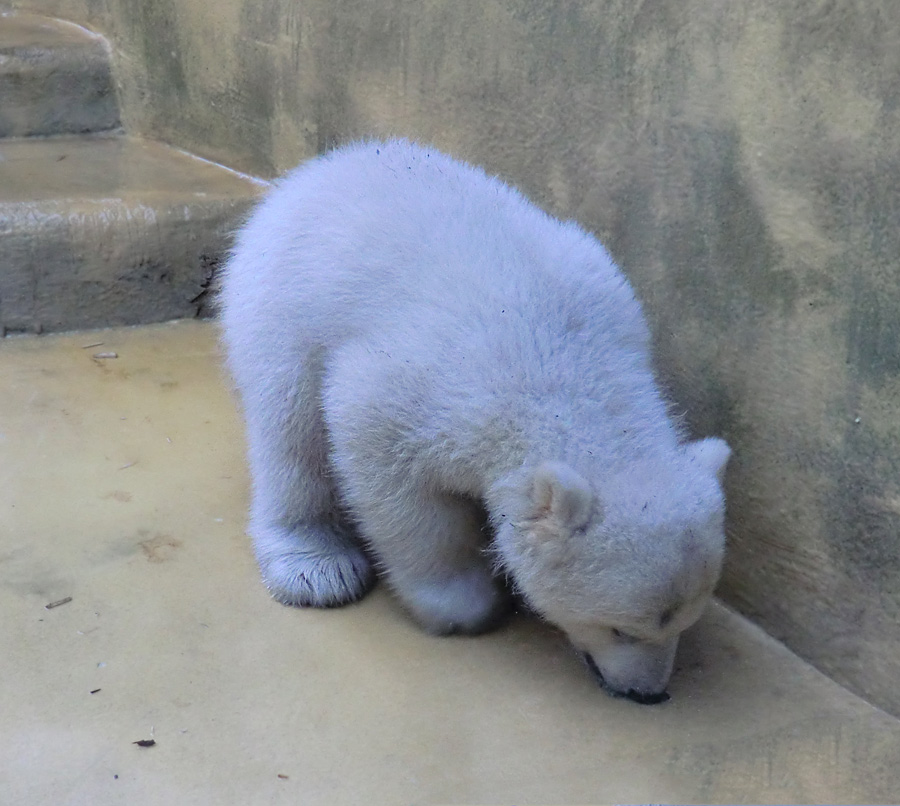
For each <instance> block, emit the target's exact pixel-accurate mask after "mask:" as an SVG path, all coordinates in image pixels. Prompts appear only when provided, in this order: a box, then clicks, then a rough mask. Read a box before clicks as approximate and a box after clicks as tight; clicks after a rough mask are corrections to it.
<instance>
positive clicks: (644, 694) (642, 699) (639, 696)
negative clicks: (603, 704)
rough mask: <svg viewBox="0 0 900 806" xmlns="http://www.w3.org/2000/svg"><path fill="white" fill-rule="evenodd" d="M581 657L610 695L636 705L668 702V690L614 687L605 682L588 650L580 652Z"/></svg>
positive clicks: (601, 686)
mask: <svg viewBox="0 0 900 806" xmlns="http://www.w3.org/2000/svg"><path fill="white" fill-rule="evenodd" d="M581 657H582V658H584V662H585V663H586V664H587V667H588V669H590V670H591V674H593V675H594V679H595V680H596V681H597V682H598V683H599V684H600V688H602V689H603V690H604V691H605V692H606V693H607V694H609V695H610V696H611V697H621V698H624V699H627V700H631V701H632V702H636V703H638V705H659V704H660V703H663V702H668V701H669V700H670V699H671V697H670V696H669V692H667V691H665V690H663V691H639V690H638V689H634V688H630V689H628V690H627V691H620V690H619V689H615V688H613V687H612V686H610V685H609V683H607V682H606V678H605V677H604V676H603V672H601V671H600V667H599V666H598V665H597V662H596V661H595V660H594V659H593V657H591V653H590V652H582V653H581Z"/></svg>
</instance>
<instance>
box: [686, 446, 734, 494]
mask: <svg viewBox="0 0 900 806" xmlns="http://www.w3.org/2000/svg"><path fill="white" fill-rule="evenodd" d="M684 449H685V453H687V455H688V456H689V457H690V459H691V461H692V462H697V463H699V464H700V465H701V466H702V467H704V468H706V469H707V470H709V471H710V472H712V473H715V474H716V478H717V479H718V480H719V484H721V483H722V482H723V481H724V480H725V465H726V464H728V457H729V456H731V448H729V447H728V445H727V444H726V443H725V440H722V439H716V438H715V437H711V438H709V439H698V440H697V441H696V442H690V443H688V444H687V445H685V446H684Z"/></svg>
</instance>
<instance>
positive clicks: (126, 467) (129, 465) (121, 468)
mask: <svg viewBox="0 0 900 806" xmlns="http://www.w3.org/2000/svg"><path fill="white" fill-rule="evenodd" d="M136 464H137V462H129V463H128V464H127V465H122V467H120V468H119V470H128V468H129V467H134V466H135V465H136Z"/></svg>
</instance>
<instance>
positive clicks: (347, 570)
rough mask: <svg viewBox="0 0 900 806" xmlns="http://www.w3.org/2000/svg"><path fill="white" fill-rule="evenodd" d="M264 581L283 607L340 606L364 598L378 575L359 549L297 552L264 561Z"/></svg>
mask: <svg viewBox="0 0 900 806" xmlns="http://www.w3.org/2000/svg"><path fill="white" fill-rule="evenodd" d="M260 569H261V570H262V576H263V581H264V582H265V583H266V587H267V588H268V589H269V592H270V593H271V594H272V596H273V598H275V599H277V600H278V601H279V602H281V603H282V604H286V605H295V606H298V607H339V606H340V605H343V604H348V603H349V602H354V601H356V600H357V599H359V598H361V597H362V596H363V595H364V594H365V593H366V592H367V591H368V590H369V588H371V587H372V584H373V582H374V577H375V575H374V572H373V571H372V565H371V563H370V562H369V560H368V559H367V558H366V556H365V555H364V554H363V553H362V552H361V551H360V550H359V549H358V548H355V547H348V548H344V549H342V550H340V551H334V552H329V553H319V552H315V553H313V552H309V551H304V550H302V549H294V550H291V551H287V552H284V553H282V554H275V555H269V556H267V557H265V558H261V559H260Z"/></svg>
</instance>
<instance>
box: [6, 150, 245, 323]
mask: <svg viewBox="0 0 900 806" xmlns="http://www.w3.org/2000/svg"><path fill="white" fill-rule="evenodd" d="M259 191H260V185H259V184H258V183H256V182H254V181H252V180H250V179H248V178H245V177H242V176H239V175H237V174H235V173H233V172H231V171H228V170H226V169H224V168H221V167H219V166H216V165H213V164H211V163H208V162H205V161H203V160H199V159H196V158H193V157H191V156H189V155H187V154H184V153H182V152H180V151H177V150H175V149H172V148H169V147H167V146H164V145H161V144H159V143H153V142H146V141H142V140H137V139H133V138H123V137H58V138H50V139H29V140H6V141H2V142H0V239H2V241H3V245H4V248H3V250H2V251H0V328H2V330H3V332H17V331H19V332H21V331H32V332H41V331H54V330H70V329H74V328H84V327H98V326H106V325H114V324H140V323H145V322H155V321H162V320H165V319H173V318H183V317H193V316H197V315H199V314H201V313H202V312H203V311H204V296H205V291H206V289H207V287H208V285H209V282H210V280H211V278H212V276H213V274H214V272H215V270H216V267H217V266H218V264H219V262H220V260H221V258H222V255H223V252H224V250H225V248H226V245H227V242H228V239H229V236H230V232H231V231H232V230H233V229H234V228H235V227H236V226H237V225H238V224H239V222H240V220H241V218H242V216H243V215H244V214H245V211H246V210H247V209H248V207H249V206H250V205H251V204H252V202H253V201H254V199H255V198H256V197H257V194H258V193H259Z"/></svg>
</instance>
